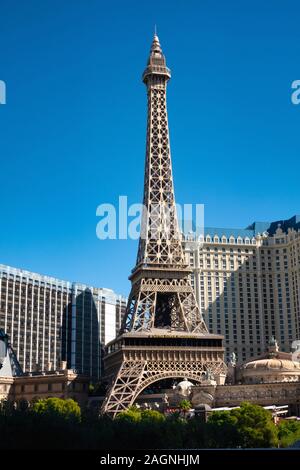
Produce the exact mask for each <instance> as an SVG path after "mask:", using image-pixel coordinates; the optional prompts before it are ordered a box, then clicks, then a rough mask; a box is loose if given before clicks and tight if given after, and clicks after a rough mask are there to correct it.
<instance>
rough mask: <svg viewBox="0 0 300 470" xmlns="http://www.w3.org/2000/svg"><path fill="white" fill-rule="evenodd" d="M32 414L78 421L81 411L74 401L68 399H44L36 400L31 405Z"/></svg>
mask: <svg viewBox="0 0 300 470" xmlns="http://www.w3.org/2000/svg"><path fill="white" fill-rule="evenodd" d="M32 412H33V413H36V414H39V415H48V416H50V417H54V418H56V417H58V418H64V419H68V420H73V421H74V420H75V421H80V419H81V409H80V406H79V405H78V403H76V401H74V400H72V399H71V398H68V399H66V400H64V399H62V398H46V399H40V400H37V401H36V402H35V403H34V404H33V405H32Z"/></svg>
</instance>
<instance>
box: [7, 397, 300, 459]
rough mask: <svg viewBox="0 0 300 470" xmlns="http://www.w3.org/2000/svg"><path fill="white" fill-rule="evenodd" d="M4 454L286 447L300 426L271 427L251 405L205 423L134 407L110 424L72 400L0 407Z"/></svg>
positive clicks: (266, 417) (213, 415)
mask: <svg viewBox="0 0 300 470" xmlns="http://www.w3.org/2000/svg"><path fill="white" fill-rule="evenodd" d="M0 435H1V439H0V448H2V449H97V450H102V449H106V450H107V449H111V450H114V449H176V448H177V449H178V448H181V449H191V448H193V449H203V448H208V449H211V448H236V447H277V445H278V442H279V444H280V446H289V445H291V444H293V442H295V441H297V440H299V437H300V424H299V423H298V422H295V421H282V422H281V423H280V424H279V426H277V427H276V426H275V425H274V423H273V421H272V416H271V413H270V412H269V411H266V410H264V409H263V408H261V407H259V406H255V405H251V404H249V403H243V404H242V405H241V407H240V408H239V409H234V410H231V411H215V412H212V413H211V415H210V417H209V420H208V422H207V423H205V422H202V420H200V419H198V418H191V419H185V418H183V417H182V416H180V414H179V413H173V414H171V415H169V416H165V415H163V414H161V413H160V412H158V411H153V410H141V409H140V408H137V407H132V408H130V409H129V410H127V411H124V412H122V413H120V414H119V415H118V416H117V418H116V419H114V420H112V419H111V418H109V417H107V416H101V417H99V416H98V415H97V414H95V413H94V414H89V413H86V412H84V413H82V414H81V415H80V410H79V407H78V405H77V404H76V402H74V401H73V400H60V399H53V398H51V399H47V400H37V401H36V402H35V403H33V404H32V405H31V406H29V407H28V408H27V409H26V410H25V409H22V408H21V407H14V406H12V405H11V404H10V403H9V402H3V404H0Z"/></svg>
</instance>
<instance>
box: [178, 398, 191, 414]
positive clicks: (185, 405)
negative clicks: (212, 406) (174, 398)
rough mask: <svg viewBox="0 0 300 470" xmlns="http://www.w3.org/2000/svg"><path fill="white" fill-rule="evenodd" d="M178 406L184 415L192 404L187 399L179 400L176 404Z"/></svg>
mask: <svg viewBox="0 0 300 470" xmlns="http://www.w3.org/2000/svg"><path fill="white" fill-rule="evenodd" d="M178 408H179V409H180V410H181V411H183V413H184V415H185V414H186V413H187V412H188V411H190V409H191V408H192V404H191V402H190V401H189V400H181V402H180V403H179V404H178Z"/></svg>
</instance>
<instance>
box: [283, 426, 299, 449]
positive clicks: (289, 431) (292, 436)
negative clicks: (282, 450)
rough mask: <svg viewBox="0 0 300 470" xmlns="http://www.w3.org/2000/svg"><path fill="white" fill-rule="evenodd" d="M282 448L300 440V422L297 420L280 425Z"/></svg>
mask: <svg viewBox="0 0 300 470" xmlns="http://www.w3.org/2000/svg"><path fill="white" fill-rule="evenodd" d="M278 437H279V443H280V447H288V446H291V445H292V444H294V442H296V441H298V440H300V422H299V421H296V420H282V421H280V423H279V425H278Z"/></svg>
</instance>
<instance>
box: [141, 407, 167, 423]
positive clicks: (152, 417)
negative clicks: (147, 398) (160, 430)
mask: <svg viewBox="0 0 300 470" xmlns="http://www.w3.org/2000/svg"><path fill="white" fill-rule="evenodd" d="M165 419H166V418H165V416H164V415H163V414H162V413H160V412H159V411H157V410H143V411H142V413H141V420H142V422H144V423H162V422H163V421H165Z"/></svg>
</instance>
